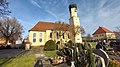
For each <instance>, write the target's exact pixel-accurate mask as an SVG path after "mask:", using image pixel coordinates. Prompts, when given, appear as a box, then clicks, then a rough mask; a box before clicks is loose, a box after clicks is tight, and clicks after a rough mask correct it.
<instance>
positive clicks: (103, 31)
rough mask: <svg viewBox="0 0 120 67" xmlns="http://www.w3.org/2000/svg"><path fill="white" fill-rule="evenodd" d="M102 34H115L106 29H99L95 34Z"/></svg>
mask: <svg viewBox="0 0 120 67" xmlns="http://www.w3.org/2000/svg"><path fill="white" fill-rule="evenodd" d="M101 33H113V32H112V31H110V30H108V29H107V28H105V27H99V28H98V29H97V30H96V31H95V32H94V33H93V35H94V34H101Z"/></svg>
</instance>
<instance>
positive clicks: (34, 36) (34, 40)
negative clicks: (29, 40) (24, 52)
mask: <svg viewBox="0 0 120 67" xmlns="http://www.w3.org/2000/svg"><path fill="white" fill-rule="evenodd" d="M33 42H36V33H34V34H33Z"/></svg>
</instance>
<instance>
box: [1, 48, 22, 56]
mask: <svg viewBox="0 0 120 67" xmlns="http://www.w3.org/2000/svg"><path fill="white" fill-rule="evenodd" d="M22 51H23V50H22V49H3V50H0V58H10V57H15V56H16V55H18V54H20V53H21V52H22Z"/></svg>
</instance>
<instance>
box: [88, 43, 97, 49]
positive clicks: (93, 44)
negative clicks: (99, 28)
mask: <svg viewBox="0 0 120 67" xmlns="http://www.w3.org/2000/svg"><path fill="white" fill-rule="evenodd" d="M89 43H90V44H91V45H92V46H93V47H94V48H95V47H96V45H97V44H96V42H89Z"/></svg>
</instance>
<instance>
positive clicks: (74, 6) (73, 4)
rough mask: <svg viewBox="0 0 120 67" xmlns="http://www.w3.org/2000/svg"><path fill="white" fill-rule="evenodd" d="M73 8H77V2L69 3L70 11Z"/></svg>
mask: <svg viewBox="0 0 120 67" xmlns="http://www.w3.org/2000/svg"><path fill="white" fill-rule="evenodd" d="M71 8H77V4H75V3H72V4H70V5H69V11H70V9H71Z"/></svg>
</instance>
